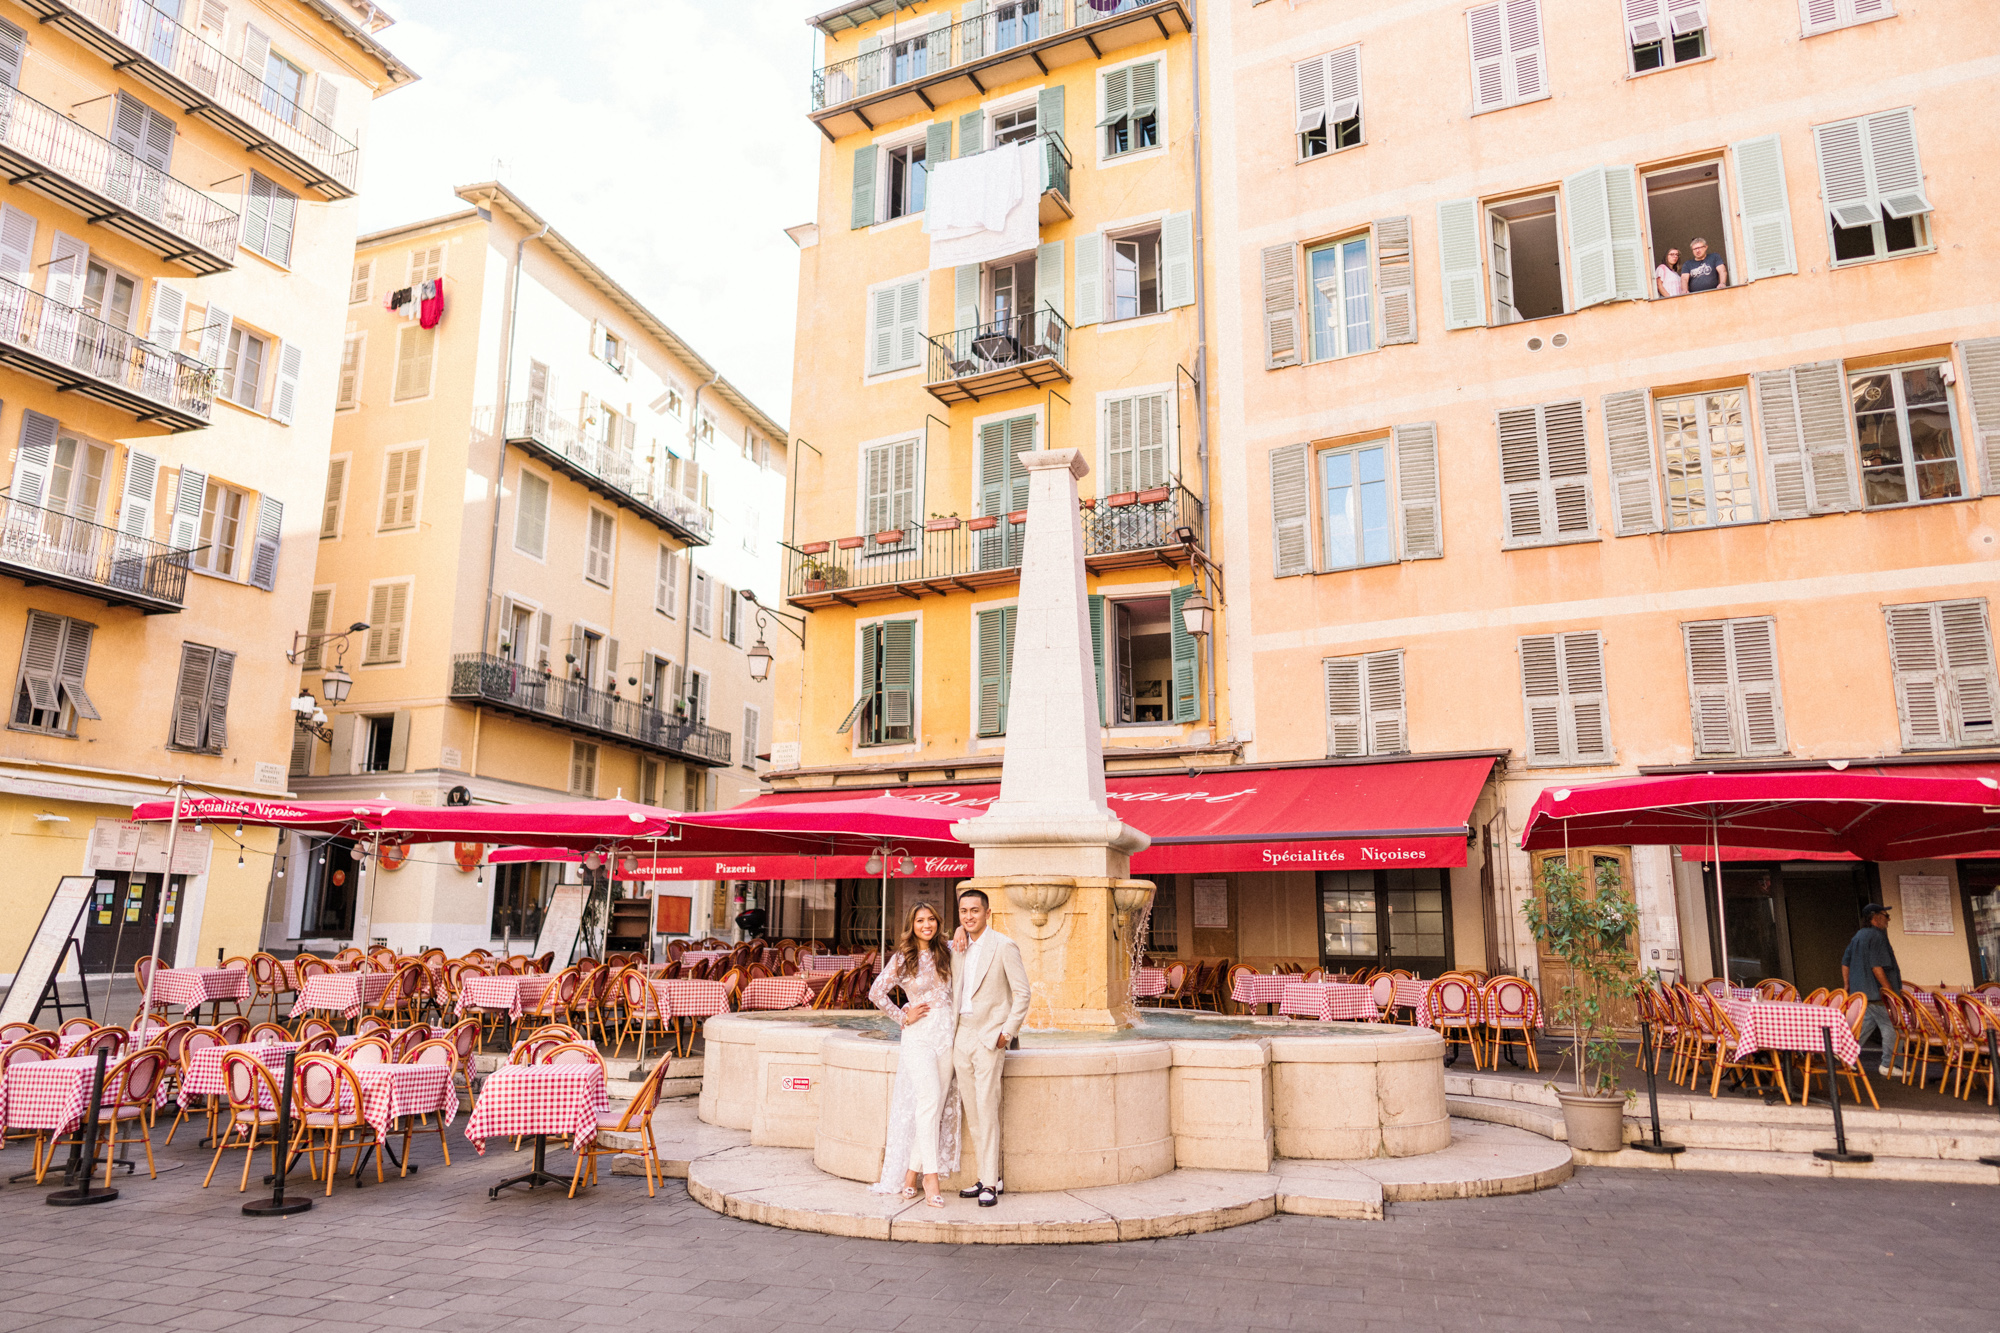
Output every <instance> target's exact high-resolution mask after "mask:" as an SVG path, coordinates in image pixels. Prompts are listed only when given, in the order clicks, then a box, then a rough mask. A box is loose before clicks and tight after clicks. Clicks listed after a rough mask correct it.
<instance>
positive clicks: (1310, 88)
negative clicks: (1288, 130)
mask: <svg viewBox="0 0 2000 1333" xmlns="http://www.w3.org/2000/svg"><path fill="white" fill-rule="evenodd" d="M1326 61H1327V58H1326V57H1325V56H1323V55H1322V56H1314V57H1313V58H1312V59H1311V60H1301V61H1300V62H1299V63H1298V64H1296V65H1293V66H1292V110H1293V111H1294V112H1295V113H1296V116H1297V119H1296V120H1295V122H1294V130H1295V132H1296V133H1298V134H1311V133H1312V132H1313V131H1314V130H1317V129H1320V128H1322V127H1324V126H1325V125H1326Z"/></svg>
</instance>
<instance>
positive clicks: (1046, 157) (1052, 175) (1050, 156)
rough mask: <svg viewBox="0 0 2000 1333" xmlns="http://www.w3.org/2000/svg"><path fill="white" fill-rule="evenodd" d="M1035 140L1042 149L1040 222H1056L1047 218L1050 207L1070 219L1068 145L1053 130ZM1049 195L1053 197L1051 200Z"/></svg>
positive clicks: (1037, 136) (1044, 131)
mask: <svg viewBox="0 0 2000 1333" xmlns="http://www.w3.org/2000/svg"><path fill="white" fill-rule="evenodd" d="M1035 138H1036V139H1037V140H1039V141H1040V142H1041V147H1042V203H1043V208H1042V221H1043V222H1044V223H1050V222H1055V221H1057V220H1058V219H1056V218H1053V217H1050V216H1049V207H1050V205H1053V206H1054V207H1055V208H1056V209H1057V210H1058V211H1060V212H1061V214H1062V216H1063V217H1070V216H1072V214H1071V212H1070V206H1069V168H1070V162H1069V145H1068V144H1065V143H1064V142H1063V137H1062V135H1060V134H1058V133H1056V132H1055V131H1054V130H1043V131H1042V132H1041V133H1040V134H1037V135H1036V136H1035ZM1051 195H1053V196H1055V197H1054V198H1053V199H1051V198H1050V196H1051Z"/></svg>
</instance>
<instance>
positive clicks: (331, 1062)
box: [225, 1047, 409, 1194]
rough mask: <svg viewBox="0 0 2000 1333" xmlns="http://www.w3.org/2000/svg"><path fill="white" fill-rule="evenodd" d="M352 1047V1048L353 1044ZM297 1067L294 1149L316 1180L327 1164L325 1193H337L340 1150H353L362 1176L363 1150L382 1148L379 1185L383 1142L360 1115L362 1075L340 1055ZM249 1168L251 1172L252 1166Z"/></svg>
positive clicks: (308, 1058)
mask: <svg viewBox="0 0 2000 1333" xmlns="http://www.w3.org/2000/svg"><path fill="white" fill-rule="evenodd" d="M348 1049H349V1050H350V1051H352V1050H353V1047H349V1048H348ZM225 1058H227V1057H225ZM292 1068H293V1087H292V1105H293V1113H294V1115H295V1117H296V1119H297V1123H298V1130H297V1132H296V1134H295V1136H294V1138H293V1140H292V1150H293V1151H294V1152H303V1153H304V1154H305V1158H306V1169H307V1170H308V1171H310V1172H311V1173H312V1177H313V1179H315V1180H317V1179H319V1178H320V1175H319V1172H320V1167H324V1168H325V1170H326V1192H327V1193H328V1194H331V1193H333V1178H334V1176H336V1175H337V1174H339V1172H340V1155H341V1153H343V1152H345V1151H346V1150H347V1149H349V1148H352V1149H354V1174H355V1175H356V1176H359V1175H360V1172H361V1150H362V1149H364V1148H369V1147H373V1148H375V1149H376V1150H377V1151H376V1153H375V1179H376V1181H377V1182H378V1183H379V1182H380V1181H382V1180H383V1179H384V1175H383V1171H382V1153H381V1151H380V1149H381V1144H380V1142H379V1141H378V1140H377V1139H376V1136H375V1127H374V1126H373V1125H371V1124H369V1123H368V1121H367V1119H366V1118H365V1117H364V1116H363V1115H362V1114H361V1077H360V1075H358V1074H356V1073H355V1072H354V1068H353V1066H351V1065H349V1064H348V1063H347V1062H346V1061H344V1060H342V1059H341V1058H340V1057H339V1056H336V1055H321V1054H313V1055H302V1056H300V1057H299V1058H298V1060H297V1061H296V1062H295V1063H294V1065H293V1066H292ZM320 1134H324V1135H325V1136H326V1137H325V1139H324V1140H323V1141H322V1142H320V1143H319V1146H317V1147H315V1146H314V1138H315V1136H316V1135H320ZM349 1135H352V1137H351V1138H350V1137H348V1136H349ZM403 1146H404V1148H405V1152H404V1155H403V1160H404V1161H406V1162H407V1161H408V1160H409V1153H408V1151H407V1150H408V1147H409V1138H408V1136H407V1135H406V1136H405V1137H404V1140H403ZM316 1154H317V1155H318V1156H319V1157H320V1158H321V1162H320V1165H319V1166H314V1165H313V1158H314V1156H315V1155H316ZM245 1169H246V1173H247V1170H248V1168H247V1167H246V1168H245ZM357 1183H359V1182H358V1181H357Z"/></svg>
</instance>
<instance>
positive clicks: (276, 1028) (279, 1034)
mask: <svg viewBox="0 0 2000 1333" xmlns="http://www.w3.org/2000/svg"><path fill="white" fill-rule="evenodd" d="M247 1040H249V1041H252V1042H259V1043H262V1044H264V1045H267V1046H268V1045H270V1044H271V1043H272V1042H279V1041H290V1040H292V1030H291V1029H290V1028H288V1027H286V1026H285V1025H284V1024H282V1023H259V1024H257V1025H256V1026H255V1027H253V1028H251V1029H250V1032H249V1034H248V1037H247Z"/></svg>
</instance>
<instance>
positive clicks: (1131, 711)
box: [1090, 585, 1202, 727]
mask: <svg viewBox="0 0 2000 1333" xmlns="http://www.w3.org/2000/svg"><path fill="white" fill-rule="evenodd" d="M1193 591H1194V589H1193V587H1192V586H1191V585H1183V586H1182V587H1179V588H1176V589H1174V591H1173V592H1172V593H1170V594H1169V595H1168V596H1165V597H1130V598H1106V597H1093V598H1092V599H1091V603H1090V607H1091V609H1090V626H1091V634H1090V637H1091V648H1092V653H1093V656H1094V657H1095V659H1096V664H1097V680H1098V686H1099V688H1100V689H1101V690H1103V691H1104V694H1103V696H1102V697H1103V699H1104V706H1103V708H1102V710H1101V714H1102V717H1103V721H1104V724H1105V725H1106V726H1113V727H1121V726H1157V725H1159V724H1161V723H1167V722H1198V721H1200V720H1201V712H1202V703H1201V656H1200V645H1199V644H1198V643H1197V642H1196V640H1195V638H1194V636H1193V635H1191V634H1189V633H1188V632H1187V627H1186V624H1185V623H1184V622H1183V620H1182V618H1181V614H1180V612H1181V606H1182V604H1183V603H1185V602H1186V601H1187V599H1188V597H1190V596H1191V595H1192V594H1193Z"/></svg>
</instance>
